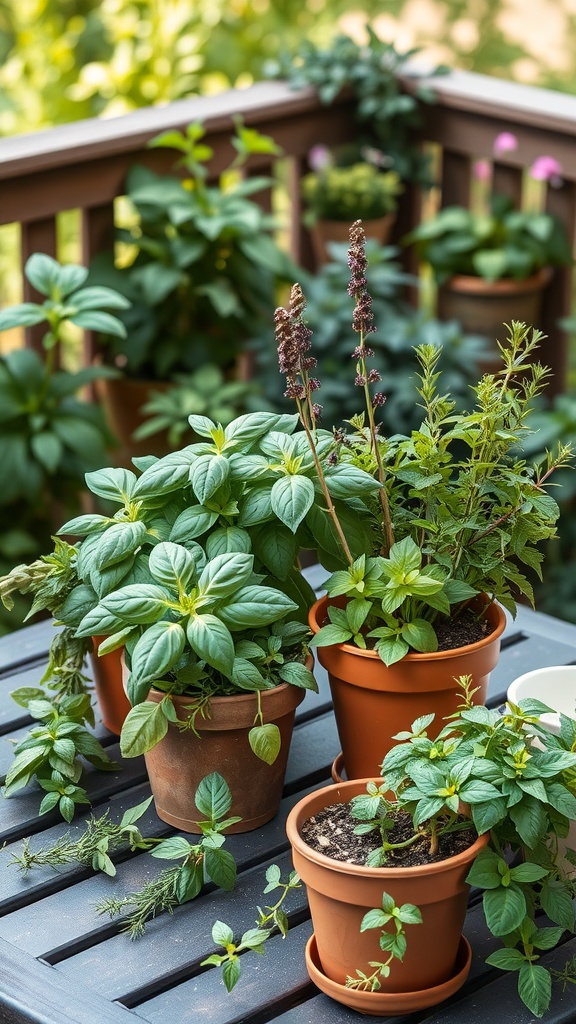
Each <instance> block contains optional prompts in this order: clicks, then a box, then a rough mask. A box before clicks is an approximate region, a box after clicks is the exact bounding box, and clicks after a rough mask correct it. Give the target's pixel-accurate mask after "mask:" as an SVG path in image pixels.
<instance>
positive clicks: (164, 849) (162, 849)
mask: <svg viewBox="0 0 576 1024" xmlns="http://www.w3.org/2000/svg"><path fill="white" fill-rule="evenodd" d="M190 852H191V846H190V843H189V842H188V840H187V839H184V837H183V836H169V837H168V838H167V839H163V840H162V842H161V843H159V844H158V846H155V847H154V849H153V850H152V851H151V854H152V856H153V857H157V858H158V859H159V860H182V859H183V858H184V857H189V856H190Z"/></svg>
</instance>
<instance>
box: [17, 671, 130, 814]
mask: <svg viewBox="0 0 576 1024" xmlns="http://www.w3.org/2000/svg"><path fill="white" fill-rule="evenodd" d="M40 694H41V696H34V695H32V696H30V695H26V696H22V695H21V696H20V700H19V703H20V704H22V706H23V707H26V708H27V710H28V712H29V714H30V715H32V717H33V718H36V719H38V720H39V721H40V722H41V724H40V725H37V726H34V727H33V728H32V729H31V730H30V732H29V733H28V734H27V735H26V736H25V738H24V739H23V740H21V742H20V743H17V744H16V746H15V747H14V761H13V762H12V765H11V766H10V769H9V771H8V774H7V775H6V780H5V785H4V796H6V797H9V796H11V795H12V794H13V793H16V792H17V791H18V790H19V789H22V788H23V787H24V786H27V785H28V784H29V783H30V782H31V780H32V779H33V778H35V779H36V781H37V782H38V784H39V786H40V787H41V788H42V789H43V790H45V794H46V795H45V796H44V798H43V799H42V802H41V804H40V809H39V811H38V813H39V814H46V813H47V812H48V811H51V810H53V809H54V808H56V809H57V810H59V812H60V814H61V815H62V817H63V818H64V819H65V820H66V821H71V820H72V818H73V816H74V813H75V810H76V805H77V804H89V803H90V800H89V798H88V795H87V793H86V791H85V790H84V789H83V788H82V787H81V786H79V785H78V781H79V779H80V776H81V774H82V763H81V760H80V757H83V758H85V760H87V761H89V762H90V763H91V764H93V765H94V766H95V767H96V768H99V769H101V770H103V771H114V770H115V769H117V768H118V765H117V764H115V762H114V761H111V760H110V758H109V757H108V755H107V753H106V751H105V750H104V748H103V747H102V745H101V744H100V743H99V742H98V740H97V739H96V738H95V736H92V735H91V734H90V733H89V732H88V731H87V729H86V728H85V724H84V723H85V722H86V718H87V717H88V715H89V708H90V696H89V694H78V695H75V696H70V697H63V698H62V699H61V700H60V701H59V702H58V704H54V703H52V702H51V701H49V700H46V699H43V698H44V694H43V691H40Z"/></svg>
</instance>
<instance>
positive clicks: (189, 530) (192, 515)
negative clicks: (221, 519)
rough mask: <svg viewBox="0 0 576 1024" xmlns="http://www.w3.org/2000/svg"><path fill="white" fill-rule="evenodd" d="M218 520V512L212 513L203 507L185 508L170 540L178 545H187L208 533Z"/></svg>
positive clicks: (172, 530) (171, 532) (172, 531)
mask: <svg viewBox="0 0 576 1024" xmlns="http://www.w3.org/2000/svg"><path fill="white" fill-rule="evenodd" d="M217 519H218V513H217V512H211V511H209V509H207V508H204V506H203V505H192V507H191V508H185V509H184V511H183V512H181V513H180V515H179V516H178V518H177V519H176V520H175V522H174V525H173V527H172V529H171V531H170V537H169V539H170V540H171V541H174V542H175V543H176V544H186V542H187V541H190V540H194V538H195V537H201V536H202V534H203V533H206V532H207V531H208V530H209V529H210V527H211V526H213V525H214V523H215V522H216V520H217Z"/></svg>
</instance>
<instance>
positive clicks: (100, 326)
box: [70, 309, 127, 338]
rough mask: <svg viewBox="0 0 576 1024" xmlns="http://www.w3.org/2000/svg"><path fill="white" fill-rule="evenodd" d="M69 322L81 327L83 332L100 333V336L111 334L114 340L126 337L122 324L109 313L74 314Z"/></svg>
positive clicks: (88, 312)
mask: <svg viewBox="0 0 576 1024" xmlns="http://www.w3.org/2000/svg"><path fill="white" fill-rule="evenodd" d="M70 321H71V323H73V324H76V326H77V327H82V328H83V330H85V331H86V330H87V331H101V332H102V334H112V335H114V337H116V338H125V337H126V335H127V331H126V328H125V326H124V324H123V323H122V321H121V320H119V319H118V317H117V316H112V314H111V313H102V312H100V311H99V310H95V309H87V310H84V311H81V312H79V313H74V315H73V316H71V317H70Z"/></svg>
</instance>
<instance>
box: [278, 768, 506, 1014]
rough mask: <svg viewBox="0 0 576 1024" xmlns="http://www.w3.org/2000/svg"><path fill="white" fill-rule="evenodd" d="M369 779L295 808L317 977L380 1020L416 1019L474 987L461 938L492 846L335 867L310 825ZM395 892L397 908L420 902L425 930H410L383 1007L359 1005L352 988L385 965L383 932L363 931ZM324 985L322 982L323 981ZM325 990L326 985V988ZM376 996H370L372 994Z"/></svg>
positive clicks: (290, 827) (294, 833)
mask: <svg viewBox="0 0 576 1024" xmlns="http://www.w3.org/2000/svg"><path fill="white" fill-rule="evenodd" d="M367 781H368V780H367V779H356V780H355V781H353V782H344V783H341V784H340V785H335V786H327V787H325V788H324V789H321V790H316V792H314V793H310V794H308V795H307V796H305V797H303V799H302V800H300V801H299V803H298V804H296V806H295V807H294V808H293V809H292V811H291V812H290V814H289V816H288V820H287V823H286V831H287V834H288V838H289V840H290V843H291V844H292V857H293V861H294V867H295V869H296V871H297V872H298V874H299V875H300V877H301V878H302V880H303V881H304V882H305V884H306V890H307V893H308V901H309V904H310V912H311V915H312V923H313V926H314V939H315V943H313V944H311V946H310V949H309V951H308V952H309V960H311V962H312V964H314V966H315V968H316V972H317V973H316V974H314V973H313V972H312V971H310V975H311V977H312V978H313V980H314V981H316V982H317V984H320V983H319V980H318V973H319V974H320V975H322V976H323V978H324V979H329V981H330V982H332V983H334V984H333V985H332V986H329V989H328V987H324V989H323V990H324V991H328V994H329V995H331V996H332V997H333V998H335V999H338V1001H340V1002H343V1003H345V1004H346V1005H348V1006H353V1007H354V1008H355V1009H359V1010H360V1012H362V1013H374V1014H377V1015H386V1014H396V1013H397V1014H400V1013H410V1012H412V1011H413V1010H416V1009H421V1008H423V1007H426V1006H432V1005H434V1003H435V1002H437V1001H439V1000H442V999H445V998H446V996H447V995H449V994H451V993H452V992H454V991H456V989H457V988H459V987H460V985H462V984H463V983H464V981H465V980H466V976H467V974H468V968H469V965H470V958H469V954H468V951H467V949H466V946H464V945H463V943H462V939H461V932H462V926H463V923H464V918H465V915H466V905H467V899H468V889H469V886H468V884H467V883H466V876H467V874H468V871H469V870H470V866H471V864H472V862H473V861H474V859H475V857H476V856H477V854H478V853H479V852H480V850H481V849H482V848H483V847H484V846H485V845H486V843H487V842H488V834H486V835H484V836H480V837H479V838H478V839H477V840H476V842H475V843H474V844H473V845H472V846H471V847H469V849H468V850H465V851H463V852H462V853H459V854H456V856H454V857H449V858H448V859H447V860H445V861H439V862H437V863H434V864H430V865H419V866H417V867H408V868H369V867H364V866H359V865H356V864H348V863H345V862H340V861H335V860H332V859H331V858H330V857H326V856H324V854H321V853H317V852H316V851H315V850H312V849H311V848H310V847H309V846H308V845H307V844H306V843H305V842H304V840H303V839H302V836H301V834H300V832H301V828H302V825H303V823H304V822H305V821H306V820H307V819H308V818H310V817H312V816H313V815H314V814H317V813H318V812H319V811H321V810H322V809H323V808H324V807H327V806H329V805H330V804H333V803H346V802H348V801H349V800H350V799H351V798H352V797H353V796H356V795H358V794H359V793H362V792H364V790H365V787H366V782H367ZM383 892H387V893H389V895H390V896H392V898H393V899H394V901H395V903H396V904H397V906H400V905H401V904H403V903H413V904H415V905H416V906H417V907H418V908H419V909H420V911H421V914H422V924H418V925H408V926H407V927H406V939H407V944H408V945H407V951H406V955H405V957H404V960H403V961H402V962H400V961H398V960H394V961H393V964H392V966H391V972H390V976H389V977H388V978H381V979H380V980H381V984H382V988H381V991H380V993H378V995H385V996H388V997H389V998H388V1000H385V1001H384V1005H383V1003H382V1000H376V1001H375V1002H374V1003H373V1004H372V1005H373V1006H374V1007H375V1008H374V1009H372V1010H371V1009H369V1005H370V1000H368V1004H367V1005H366V1003H364V1001H362V1002H363V1005H362V1006H360V1005H358V993H357V992H356V991H354V990H350V989H346V988H345V983H346V978H347V977H348V976H352V977H355V976H356V969H360V970H363V971H365V972H367V973H369V972H370V967H369V963H370V961H371V960H376V961H378V960H381V959H382V951H381V949H380V946H379V936H380V932H379V930H378V929H369V930H367V931H365V932H361V931H360V924H361V921H362V918H363V917H364V915H365V914H366V912H367V911H368V910H371V909H373V908H375V907H380V906H381V901H382V893H383ZM320 980H321V979H320ZM320 987H322V985H321V984H320ZM366 995H368V993H367V994H366Z"/></svg>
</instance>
